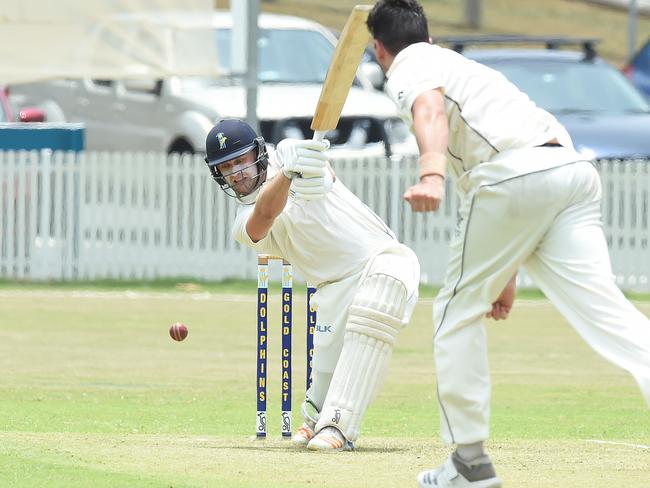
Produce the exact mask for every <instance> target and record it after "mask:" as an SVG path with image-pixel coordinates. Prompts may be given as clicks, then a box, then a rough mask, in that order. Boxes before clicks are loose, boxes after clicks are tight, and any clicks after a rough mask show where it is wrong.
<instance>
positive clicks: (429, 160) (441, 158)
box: [419, 152, 447, 180]
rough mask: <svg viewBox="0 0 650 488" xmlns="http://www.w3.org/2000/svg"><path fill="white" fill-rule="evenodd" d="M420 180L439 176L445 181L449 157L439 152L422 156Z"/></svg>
mask: <svg viewBox="0 0 650 488" xmlns="http://www.w3.org/2000/svg"><path fill="white" fill-rule="evenodd" d="M419 162H420V179H422V178H424V177H425V176H431V175H438V176H441V177H442V179H443V180H444V179H445V168H446V166H447V157H446V156H445V155H444V154H442V153H439V152H428V153H424V154H422V155H421V156H420V160H419Z"/></svg>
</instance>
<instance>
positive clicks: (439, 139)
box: [412, 90, 449, 177]
mask: <svg viewBox="0 0 650 488" xmlns="http://www.w3.org/2000/svg"><path fill="white" fill-rule="evenodd" d="M412 114H413V133H414V135H415V139H416V141H417V144H418V148H419V150H420V175H421V176H422V175H431V174H438V175H440V176H442V177H444V176H445V172H446V154H447V137H448V130H449V129H448V125H447V115H446V113H445V106H444V98H443V96H442V92H441V91H440V90H432V91H430V92H426V93H423V94H422V95H420V96H419V97H418V98H417V99H416V100H415V103H414V104H413V108H412Z"/></svg>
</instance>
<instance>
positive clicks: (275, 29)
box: [11, 11, 415, 152]
mask: <svg viewBox="0 0 650 488" xmlns="http://www.w3.org/2000/svg"><path fill="white" fill-rule="evenodd" d="M138 15H139V17H138V19H142V18H143V14H138ZM144 15H145V16H146V15H148V14H144ZM151 15H154V14H151ZM155 15H156V16H155V18H150V19H148V20H149V22H148V23H149V25H151V23H152V22H154V21H155V23H156V25H157V26H159V27H160V26H161V25H162V26H163V28H164V25H165V22H166V19H167V18H168V19H169V25H170V29H169V42H170V43H171V42H173V40H174V37H173V36H174V30H173V29H172V28H171V25H172V22H173V24H174V25H178V23H179V22H182V23H183V25H184V27H185V29H187V28H188V26H189V28H190V29H191V28H196V29H202V30H203V31H204V32H205V29H206V28H209V29H214V42H215V43H216V46H217V51H218V54H219V56H218V63H219V72H220V73H222V75H221V76H219V77H218V78H201V77H178V76H174V77H170V78H166V79H142V78H140V79H133V80H113V79H59V80H54V81H47V82H38V83H30V84H23V85H14V86H12V89H11V90H12V96H13V97H14V101H15V102H16V103H19V104H21V105H32V106H37V107H39V108H41V109H43V111H44V112H45V115H46V120H47V121H49V122H80V123H83V124H85V126H86V148H87V149H88V150H121V151H123V150H134V151H136V150H137V151H140V150H145V151H166V152H196V151H199V152H200V151H203V146H204V143H205V137H206V135H207V133H208V131H209V129H210V128H211V127H212V125H213V124H214V123H215V122H216V121H218V120H219V119H221V118H225V117H238V118H245V117H246V89H245V87H244V85H243V80H242V78H241V76H236V75H233V74H232V70H231V68H230V66H231V60H230V57H231V54H230V53H231V45H230V44H231V32H232V17H231V14H230V12H227V11H223V12H219V11H215V12H214V14H213V15H212V17H211V18H205V16H199V15H194V14H192V13H188V12H177V13H174V14H173V15H169V16H168V17H163V16H160V14H155ZM146 24H147V23H146V22H139V21H137V20H136V21H134V22H132V25H131V27H130V28H131V29H133V32H132V33H131V34H130V35H129V36H128V39H129V41H128V42H133V43H142V42H147V41H148V37H150V35H149V33H148V32H147V29H146V27H145V25H146ZM259 29H260V30H259V39H258V46H259V52H258V61H259V63H258V64H259V86H258V108H257V113H258V119H259V121H260V129H261V132H262V135H263V136H264V138H265V139H266V140H267V141H268V142H271V143H277V142H278V141H279V140H281V139H283V138H285V137H296V138H309V137H311V130H310V129H309V125H310V123H311V118H312V116H313V112H314V109H315V107H316V103H317V100H318V96H319V94H320V90H321V84H322V82H323V81H324V79H325V75H326V73H327V68H328V66H329V63H330V60H331V57H332V54H333V52H334V47H335V44H336V38H335V37H334V36H333V35H332V33H331V32H330V31H329V30H327V29H326V28H324V27H323V26H321V25H320V24H317V23H315V22H312V21H309V20H306V19H301V18H297V17H290V16H283V15H272V14H261V15H260V17H259ZM184 35H187V31H186V32H185V33H184ZM125 42H126V41H125ZM124 49H128V45H126V46H124ZM328 138H329V139H330V141H331V142H332V144H333V145H334V146H338V147H341V148H345V149H356V148H364V149H369V148H373V147H374V148H375V149H376V148H383V143H382V141H384V140H388V142H389V143H390V144H391V145H392V146H393V148H394V149H396V150H398V151H400V148H402V150H401V151H400V152H411V151H415V142H414V138H413V136H412V135H411V134H410V132H409V130H408V128H407V127H406V126H405V124H404V123H403V122H402V121H401V120H399V118H398V117H397V113H396V110H395V108H394V106H393V103H392V102H391V101H390V100H389V99H388V97H387V96H386V95H385V94H384V93H383V92H381V91H379V90H376V89H375V88H373V86H372V84H371V83H370V81H369V80H368V79H367V78H366V77H365V76H364V75H363V73H362V72H361V70H360V71H359V72H358V76H357V79H356V80H355V84H354V86H353V87H352V89H351V91H350V93H349V95H348V99H347V102H346V104H345V107H344V108H343V113H342V115H341V120H340V122H339V125H338V128H337V130H336V131H333V132H332V133H330V134H328ZM373 152H374V151H373Z"/></svg>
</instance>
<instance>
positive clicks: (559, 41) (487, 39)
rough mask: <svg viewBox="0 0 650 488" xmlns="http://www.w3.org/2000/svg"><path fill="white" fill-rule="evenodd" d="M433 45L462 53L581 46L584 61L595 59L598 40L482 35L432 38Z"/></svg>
mask: <svg viewBox="0 0 650 488" xmlns="http://www.w3.org/2000/svg"><path fill="white" fill-rule="evenodd" d="M432 40H433V42H434V43H443V44H449V45H450V46H451V48H452V49H453V50H454V51H457V52H459V53H462V52H463V50H464V49H465V47H467V46H470V45H483V44H537V45H543V46H545V47H546V49H559V48H561V47H565V46H581V47H582V50H583V51H584V53H585V60H591V59H593V58H594V57H596V44H597V43H599V42H600V39H595V38H586V37H558V36H555V37H554V36H522V35H507V34H504V35H483V36H439V37H432Z"/></svg>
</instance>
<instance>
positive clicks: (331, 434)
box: [307, 427, 354, 452]
mask: <svg viewBox="0 0 650 488" xmlns="http://www.w3.org/2000/svg"><path fill="white" fill-rule="evenodd" d="M307 449H309V450H310V451H328V452H335V451H353V450H354V444H353V443H352V442H350V441H349V440H347V439H346V438H345V437H344V436H343V434H341V431H340V430H339V429H337V428H336V427H325V428H323V429H322V430H321V431H320V432H319V433H318V434H316V436H315V437H314V438H313V439H312V440H311V441H309V444H307Z"/></svg>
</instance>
